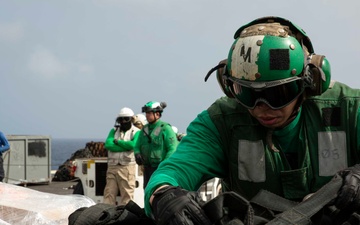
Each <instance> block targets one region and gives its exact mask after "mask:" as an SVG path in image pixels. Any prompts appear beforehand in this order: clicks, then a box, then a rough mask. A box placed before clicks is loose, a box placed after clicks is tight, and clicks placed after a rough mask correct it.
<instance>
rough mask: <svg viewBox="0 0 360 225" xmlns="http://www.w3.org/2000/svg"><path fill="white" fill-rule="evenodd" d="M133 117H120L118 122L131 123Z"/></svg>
mask: <svg viewBox="0 0 360 225" xmlns="http://www.w3.org/2000/svg"><path fill="white" fill-rule="evenodd" d="M130 120H131V117H119V118H118V119H117V120H116V121H118V122H130Z"/></svg>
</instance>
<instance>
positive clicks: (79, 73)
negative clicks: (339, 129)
mask: <svg viewBox="0 0 360 225" xmlns="http://www.w3.org/2000/svg"><path fill="white" fill-rule="evenodd" d="M0 6H1V7H0V74H1V76H0V85H1V88H0V103H1V107H0V130H2V131H3V132H4V133H5V134H29V135H51V136H52V137H53V138H89V139H91V138H106V136H107V134H108V132H109V130H110V129H111V128H112V126H113V124H114V119H115V116H116V114H117V113H118V112H119V111H120V109H121V108H122V107H130V108H132V109H133V110H134V112H135V113H140V111H141V107H142V106H143V105H144V104H145V103H146V102H148V101H165V102H166V103H167V105H168V106H167V108H166V109H165V110H164V113H163V117H162V119H163V120H164V121H167V122H169V123H170V124H172V125H174V126H176V127H177V128H178V129H179V131H180V132H185V130H186V127H187V126H188V124H189V123H190V122H191V121H192V120H193V119H194V118H195V117H196V115H197V114H198V113H200V112H201V111H202V110H204V109H206V108H207V107H208V106H210V104H211V103H212V102H214V101H215V99H217V98H218V97H220V96H222V95H223V94H222V92H221V90H220V88H219V87H218V84H217V81H216V79H215V76H213V77H210V79H209V81H208V82H206V83H205V82H204V76H205V75H206V73H207V72H208V70H209V69H210V68H212V67H213V66H215V65H216V64H217V63H218V61H220V60H221V59H224V58H226V57H227V54H228V51H229V48H230V46H231V44H232V42H233V34H234V32H235V31H236V30H237V29H238V28H239V27H240V26H241V25H243V24H245V23H248V22H250V21H252V20H254V19H256V18H258V17H263V16H270V15H271V16H280V17H284V18H287V19H289V20H291V21H293V22H294V23H296V24H297V25H299V26H300V27H302V28H303V29H304V30H305V31H306V32H307V34H308V35H309V37H310V38H311V40H312V43H313V45H314V48H315V52H316V53H317V54H321V55H326V57H327V58H328V59H329V61H330V63H331V67H332V78H333V79H335V80H337V81H340V82H343V83H346V84H348V85H349V86H352V87H354V88H358V87H359V86H360V79H359V77H358V69H357V65H358V63H359V59H360V57H359V53H360V44H359V43H360V42H359V40H360V29H359V21H360V15H359V13H358V12H357V11H358V9H359V8H360V1H358V0H345V1H338V0H317V1H310V0H303V1H300V0H299V1H298V0H278V1H267V0H259V1H258V0H253V1H240V0H228V1H218V0H217V1H216V0H198V1H194V0H191V1H190V0H177V1H175V0H146V1H145V0H96V1H95V0H93V1H92V0H57V1H40V0H39V1H37V0H28V1H25V0H24V1H19V0H0Z"/></svg>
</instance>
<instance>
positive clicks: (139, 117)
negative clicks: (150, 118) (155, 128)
mask: <svg viewBox="0 0 360 225" xmlns="http://www.w3.org/2000/svg"><path fill="white" fill-rule="evenodd" d="M137 122H140V123H141V124H142V125H143V126H144V125H145V124H147V120H146V117H145V115H144V114H141V113H139V114H136V116H134V124H135V123H137Z"/></svg>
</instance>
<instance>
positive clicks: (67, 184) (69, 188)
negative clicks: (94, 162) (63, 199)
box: [26, 181, 77, 195]
mask: <svg viewBox="0 0 360 225" xmlns="http://www.w3.org/2000/svg"><path fill="white" fill-rule="evenodd" d="M76 184H77V181H52V182H50V183H49V184H27V185H26V187H27V188H30V189H33V190H37V191H41V192H46V193H52V194H58V195H69V194H72V193H73V191H74V189H73V187H74V185H76Z"/></svg>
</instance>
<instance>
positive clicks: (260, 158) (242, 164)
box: [238, 140, 266, 182]
mask: <svg viewBox="0 0 360 225" xmlns="http://www.w3.org/2000/svg"><path fill="white" fill-rule="evenodd" d="M238 172H239V179H240V180H245V181H251V182H264V181H265V180H266V171H265V151H264V145H263V142H262V141H261V140H259V141H248V140H239V147H238Z"/></svg>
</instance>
